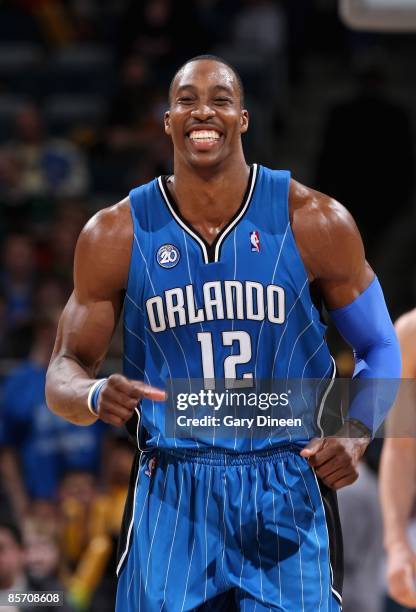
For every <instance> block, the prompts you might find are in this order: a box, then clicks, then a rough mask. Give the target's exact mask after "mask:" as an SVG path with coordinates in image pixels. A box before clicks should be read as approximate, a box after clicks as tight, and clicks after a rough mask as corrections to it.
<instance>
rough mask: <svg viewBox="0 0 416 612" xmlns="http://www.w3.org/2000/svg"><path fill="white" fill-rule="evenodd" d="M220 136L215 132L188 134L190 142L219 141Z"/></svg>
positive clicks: (196, 131)
mask: <svg viewBox="0 0 416 612" xmlns="http://www.w3.org/2000/svg"><path fill="white" fill-rule="evenodd" d="M220 137H221V134H219V132H216V131H215V130H194V131H193V132H191V133H190V134H189V138H190V139H191V140H199V141H201V140H219V139H220Z"/></svg>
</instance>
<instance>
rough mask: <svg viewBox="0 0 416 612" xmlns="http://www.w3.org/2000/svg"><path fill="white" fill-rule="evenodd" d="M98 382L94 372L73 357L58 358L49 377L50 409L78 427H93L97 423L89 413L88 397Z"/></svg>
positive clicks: (51, 365) (50, 370) (47, 389)
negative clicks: (92, 387) (95, 382)
mask: <svg viewBox="0 0 416 612" xmlns="http://www.w3.org/2000/svg"><path fill="white" fill-rule="evenodd" d="M94 381H95V378H94V371H93V369H92V368H91V369H89V368H86V367H85V366H83V365H82V364H80V363H79V362H78V361H77V360H76V359H75V358H74V357H72V356H69V355H65V354H62V355H61V354H57V355H56V356H54V357H53V358H52V360H51V363H50V365H49V368H48V373H47V376H46V387H45V391H46V402H47V404H48V407H49V409H50V410H51V411H52V412H54V413H55V414H57V415H58V416H61V417H63V418H64V419H67V420H68V421H70V422H71V423H75V424H76V425H91V424H92V423H94V422H95V421H96V420H97V419H96V417H94V416H93V414H92V413H91V412H90V411H89V410H88V393H89V390H90V389H91V386H92V385H93V383H94Z"/></svg>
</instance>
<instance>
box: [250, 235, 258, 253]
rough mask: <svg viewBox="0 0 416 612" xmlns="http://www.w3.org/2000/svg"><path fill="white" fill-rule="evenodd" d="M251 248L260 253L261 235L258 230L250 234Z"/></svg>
mask: <svg viewBox="0 0 416 612" xmlns="http://www.w3.org/2000/svg"><path fill="white" fill-rule="evenodd" d="M250 242H251V250H252V252H255V253H260V236H259V233H258V232H257V231H255V232H251V234H250Z"/></svg>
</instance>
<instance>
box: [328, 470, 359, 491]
mask: <svg viewBox="0 0 416 612" xmlns="http://www.w3.org/2000/svg"><path fill="white" fill-rule="evenodd" d="M357 478H358V473H357V472H355V473H350V474H349V475H348V476H345V477H344V478H341V479H340V480H337V481H336V482H334V484H333V485H332V487H331V488H332V489H335V490H336V491H338V489H342V488H343V487H347V486H348V485H351V484H352V483H353V482H355V481H356V480H357Z"/></svg>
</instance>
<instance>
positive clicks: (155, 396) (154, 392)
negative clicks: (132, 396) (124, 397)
mask: <svg viewBox="0 0 416 612" xmlns="http://www.w3.org/2000/svg"><path fill="white" fill-rule="evenodd" d="M134 388H135V392H136V393H138V394H140V396H139V399H141V398H142V397H146V398H147V399H151V400H154V401H155V402H163V401H165V400H166V398H167V393H166V391H163V389H159V388H158V387H152V385H147V384H146V383H143V382H140V381H137V382H136V381H135V382H134Z"/></svg>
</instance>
